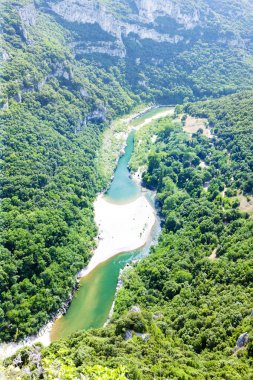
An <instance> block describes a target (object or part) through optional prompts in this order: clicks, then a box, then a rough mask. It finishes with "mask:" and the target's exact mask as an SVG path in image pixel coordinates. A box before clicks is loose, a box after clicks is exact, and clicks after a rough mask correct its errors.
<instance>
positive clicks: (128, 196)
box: [0, 107, 173, 359]
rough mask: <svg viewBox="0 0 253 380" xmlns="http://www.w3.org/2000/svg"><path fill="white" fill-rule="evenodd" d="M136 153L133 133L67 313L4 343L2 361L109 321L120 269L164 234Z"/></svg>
mask: <svg viewBox="0 0 253 380" xmlns="http://www.w3.org/2000/svg"><path fill="white" fill-rule="evenodd" d="M172 114H173V108H171V107H170V108H168V107H163V108H160V109H151V110H150V109H149V110H148V111H147V112H145V113H144V114H141V115H140V116H139V117H134V119H133V117H131V116H130V117H129V118H128V119H125V122H126V120H127V124H126V130H128V132H129V131H131V128H132V127H134V128H136V129H138V128H141V127H143V126H145V125H147V124H148V123H149V122H151V121H152V120H155V119H158V118H159V117H165V116H168V115H170V116H171V115H172ZM133 149H134V131H133V132H130V133H129V136H128V140H127V146H126V149H125V153H124V155H123V156H122V157H121V158H120V159H119V161H118V164H117V168H116V171H115V175H114V179H113V181H112V183H111V185H110V188H109V189H108V191H107V193H106V194H104V195H103V196H102V195H100V196H98V198H97V200H96V202H95V203H94V207H95V219H96V224H97V226H99V229H100V239H98V247H97V249H96V250H95V252H94V255H93V256H92V258H91V260H90V263H89V265H88V267H87V268H86V269H85V270H84V277H83V278H81V279H80V283H79V289H78V290H77V291H76V293H75V295H74V298H73V300H72V302H71V304H70V306H69V308H68V310H67V313H66V314H65V315H64V316H62V317H61V318H59V319H57V320H56V321H55V322H54V323H53V322H49V323H48V324H47V325H46V326H45V327H44V328H43V329H41V330H40V332H39V333H38V335H37V336H31V337H27V338H26V339H25V340H24V341H21V342H18V343H15V342H9V343H3V344H0V359H3V358H6V357H8V356H11V355H13V354H14V353H15V352H16V351H17V350H18V349H20V348H22V347H24V346H31V345H32V344H34V343H37V342H40V343H42V344H43V345H46V346H47V345H48V344H50V341H55V340H58V339H61V338H66V337H68V336H69V335H70V334H71V333H73V332H75V331H77V330H82V329H89V328H95V327H101V326H103V325H104V323H105V322H106V321H107V319H108V316H109V313H110V310H111V307H112V305H113V301H114V298H115V293H116V287H117V283H118V278H119V273H120V270H121V269H122V268H124V267H125V266H126V264H127V263H130V262H131V261H133V260H139V259H141V258H142V257H144V256H145V255H147V254H148V252H149V249H150V246H151V244H152V243H153V242H155V241H156V240H157V239H158V236H159V234H160V223H159V220H158V217H157V215H156V212H155V207H154V194H152V192H148V191H143V189H142V188H141V186H140V184H138V183H137V182H136V181H134V180H133V179H132V178H131V177H130V173H129V170H128V163H129V160H130V158H131V155H132V153H133ZM101 226H102V227H103V229H104V230H103V231H101ZM102 232H103V234H104V236H103V238H101V236H102ZM127 248H128V249H127ZM106 251H107V252H106ZM101 257H102V260H101Z"/></svg>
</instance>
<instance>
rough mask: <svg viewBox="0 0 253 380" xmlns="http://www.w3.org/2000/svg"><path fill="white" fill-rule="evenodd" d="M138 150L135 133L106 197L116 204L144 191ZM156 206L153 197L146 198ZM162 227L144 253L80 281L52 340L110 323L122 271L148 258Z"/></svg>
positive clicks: (113, 261) (125, 256)
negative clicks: (136, 176) (134, 167)
mask: <svg viewBox="0 0 253 380" xmlns="http://www.w3.org/2000/svg"><path fill="white" fill-rule="evenodd" d="M133 149H134V132H131V133H130V134H129V137H128V140H127V146H126V149H125V153H124V155H123V156H122V157H121V158H120V159H119V161H118V165H117V168H116V171H115V174H114V179H113V181H112V183H111V185H110V188H109V190H108V191H107V193H106V194H105V197H106V198H107V199H108V200H109V201H110V202H113V203H122V202H124V203H127V202H129V201H131V200H133V199H135V198H137V197H138V196H139V195H140V193H141V188H140V186H139V185H138V184H136V183H135V182H134V181H133V180H132V179H131V178H130V172H129V170H128V163H129V160H130V158H131V155H132V153H133ZM146 196H147V198H150V201H151V202H152V196H151V193H147V194H146ZM159 231H160V227H159V223H158V222H157V224H156V225H155V226H154V228H153V230H152V233H151V236H150V239H149V241H148V242H147V243H146V245H145V247H143V248H142V249H139V250H136V251H133V252H127V253H121V254H119V255H117V256H115V257H113V258H111V259H110V260H108V261H106V262H104V263H102V264H100V265H99V266H97V267H96V268H95V269H94V270H93V271H92V272H91V273H89V274H88V275H87V276H86V277H84V278H82V279H81V280H80V284H79V288H78V290H77V291H76V293H75V295H74V298H73V300H72V302H71V304H70V306H69V308H68V311H67V313H66V314H65V315H64V316H63V317H61V318H60V319H58V320H57V321H56V322H55V324H54V326H53V329H52V331H51V340H52V341H55V340H59V339H61V338H66V337H68V336H69V335H70V334H71V333H73V332H75V331H78V330H82V329H85V330H87V329H90V328H96V327H101V326H103V325H104V323H105V322H106V320H107V318H108V315H109V312H110V309H111V307H112V304H113V300H114V297H115V292H116V287H117V282H118V277H119V273H120V270H121V269H122V268H124V267H125V265H126V264H127V263H129V262H131V261H132V260H133V259H138V258H141V257H143V256H145V255H146V254H147V253H148V251H149V247H150V244H151V242H152V241H153V240H154V239H156V238H157V237H158V235H159Z"/></svg>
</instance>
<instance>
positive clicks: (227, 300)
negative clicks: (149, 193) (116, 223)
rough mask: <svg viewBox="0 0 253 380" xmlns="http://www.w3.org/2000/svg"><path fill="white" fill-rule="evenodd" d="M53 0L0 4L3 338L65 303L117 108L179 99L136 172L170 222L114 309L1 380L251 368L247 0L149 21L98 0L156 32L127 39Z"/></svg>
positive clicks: (80, 259) (221, 373)
mask: <svg viewBox="0 0 253 380" xmlns="http://www.w3.org/2000/svg"><path fill="white" fill-rule="evenodd" d="M68 1H70V3H71V0H66V3H68ZM58 3H59V4H60V3H62V0H59V1H42V0H38V1H35V2H33V1H31V2H30V1H28V0H17V1H15V2H14V1H9V0H7V1H4V2H1V4H0V13H1V33H0V41H1V56H0V85H1V93H0V108H1V109H0V126H1V134H0V136H1V137H0V141H1V149H0V152H1V173H0V174H1V175H0V177H1V184H0V189H1V210H0V212H1V214H0V221H1V246H0V342H8V341H19V340H20V339H22V338H24V337H26V336H27V335H31V334H35V333H37V332H38V330H39V329H40V328H41V327H42V326H44V325H45V323H46V322H48V321H49V320H50V318H52V317H53V316H55V315H56V313H57V312H59V310H60V309H61V308H62V307H63V304H64V303H68V302H69V301H70V299H71V296H72V294H73V290H74V289H75V287H76V274H77V273H78V271H79V270H80V269H82V268H83V267H84V266H85V265H86V264H87V262H88V260H89V257H90V255H91V252H92V249H93V248H94V245H95V242H94V237H95V236H96V234H97V231H96V225H95V223H94V215H93V201H94V199H95V197H96V194H97V193H98V192H99V191H101V190H102V189H103V188H105V187H106V186H107V185H108V183H107V178H104V176H103V174H102V172H101V171H100V170H99V167H98V166H97V163H98V161H99V160H97V156H98V154H99V152H100V151H101V150H100V149H101V145H102V140H103V136H104V132H105V130H106V129H108V128H109V125H110V123H111V121H112V120H114V119H115V118H117V117H119V116H121V115H125V114H127V113H129V112H130V111H131V110H133V108H134V107H136V106H140V105H143V104H150V103H152V102H153V103H160V104H168V103H172V104H181V105H179V106H177V107H176V115H175V118H174V120H172V119H169V118H166V119H163V120H160V121H158V122H154V123H153V124H152V126H151V127H149V128H148V129H147V130H145V131H143V132H141V133H140V134H137V135H136V136H137V137H136V138H137V140H138V139H139V140H142V143H141V145H140V146H139V148H138V149H137V147H138V144H136V149H135V153H134V156H133V157H132V161H131V165H132V170H136V169H137V168H138V167H140V166H141V167H142V168H144V169H145V172H144V173H143V178H142V180H143V184H144V185H145V186H146V187H147V188H149V189H151V190H155V191H156V193H157V206H158V209H159V212H160V216H161V220H162V228H163V229H162V234H161V238H160V241H159V244H158V245H157V246H156V247H154V248H152V251H151V253H150V255H149V257H147V258H145V259H144V260H143V261H141V262H139V263H138V264H135V265H133V267H131V268H129V269H128V270H127V271H125V273H124V277H123V283H124V286H123V288H122V289H121V290H120V291H119V293H118V295H117V298H116V303H115V309H114V314H113V318H112V320H111V322H110V323H109V325H108V326H107V327H105V328H101V329H97V330H91V331H88V332H78V333H76V334H74V335H72V336H71V337H70V338H69V339H68V340H66V341H60V342H56V343H53V344H51V345H50V346H49V347H48V348H43V347H41V346H40V345H36V346H34V347H32V348H25V349H22V350H21V351H20V352H19V353H18V354H16V355H15V356H14V357H12V358H10V359H7V360H6V361H5V363H4V365H5V368H6V372H5V373H6V378H7V379H15V378H17V379H20V378H22V379H25V380H26V379H31V378H32V379H39V378H42V379H43V378H44V379H56V378H60V379H64V380H65V379H80V378H81V374H83V375H85V376H86V378H87V379H103V378H104V379H115V380H116V379H123V380H124V379H147V380H149V379H150V380H151V379H154V378H161V379H167V378H170V379H175V380H176V379H194V378H197V379H205V380H206V379H218V380H219V379H220V380H221V379H229V380H230V379H232V380H237V379H238V380H239V379H245V380H250V379H251V378H252V377H253V370H252V368H253V359H252V358H253V340H252V339H253V334H252V327H253V316H252V313H253V290H252V281H253V269H252V265H253V256H252V255H253V249H252V248H253V238H252V236H253V234H252V232H253V221H252V208H250V207H248V205H249V204H250V202H252V199H253V198H252V196H253V194H252V193H253V175H252V171H253V159H252V157H253V156H252V154H253V134H252V127H253V106H252V104H253V92H252V91H251V90H250V89H251V88H252V84H253V60H252V41H253V40H252V15H253V9H252V5H251V3H250V2H249V1H247V0H245V1H238V0H230V1H228V0H222V1H216V0H212V1H209V0H198V1H188V2H186V1H185V0H180V1H178V2H176V1H171V4H172V5H173V6H175V7H176V8H175V9H176V12H175V14H176V15H178V18H175V19H174V18H173V17H172V16H169V15H168V14H167V15H165V16H164V17H160V16H159V17H160V18H159V17H157V18H155V19H154V20H153V21H152V22H151V21H150V22H149V23H148V24H145V22H144V21H143V19H142V21H140V19H138V18H137V16H138V7H137V5H136V4H137V3H138V4H139V3H140V2H136V1H134V0H127V1H125V2H123V1H121V0H120V1H117V2H114V1H111V0H100V1H99V2H98V3H99V4H95V3H96V1H95V0H94V1H93V2H91V3H92V4H93V3H94V4H95V5H94V6H97V8H96V7H95V8H94V9H96V10H100V11H101V9H102V10H103V8H101V7H102V6H104V7H105V9H106V12H108V13H106V15H107V16H108V14H110V15H112V16H113V17H114V18H113V20H114V21H115V28H116V27H117V25H116V23H117V22H118V20H120V22H123V27H122V31H124V28H125V29H127V27H129V25H130V26H131V25H135V24H137V32H138V31H139V30H141V28H144V29H145V30H144V32H145V33H147V34H146V35H148V36H150V34H149V32H150V30H152V33H153V35H154V36H156V33H158V37H155V39H152V38H151V37H143V38H141V35H139V34H138V33H137V32H131V33H128V34H124V33H123V32H122V34H121V35H120V41H118V42H117V41H116V40H117V38H118V37H117V36H115V35H114V34H112V35H111V34H110V33H109V32H108V31H105V30H102V27H101V26H100V24H99V20H97V21H96V20H94V19H92V22H91V23H87V24H85V23H83V24H82V22H77V21H69V20H68V19H67V16H66V18H64V17H63V16H62V15H60V14H58V13H57V12H56V10H55V8H53V6H54V5H57V4H58ZM82 3H85V5H86V6H87V4H88V3H90V2H87V1H86V2H85V0H82V1H80V2H75V4H74V5H75V6H79V5H80V4H81V5H82ZM86 3H87V4H86ZM158 3H159V2H158ZM71 4H72V3H71ZM101 4H102V5H101ZM159 4H160V3H159ZM159 4H158V5H159ZM63 5H64V4H63ZM72 5H73V4H72ZM53 9H54V10H53ZM159 12H160V11H159V9H158V13H159ZM77 14H78V12H77ZM172 14H173V12H172ZM189 17H190V18H191V17H193V18H194V17H195V18H196V19H198V21H196V25H194V26H191V25H188V24H187V22H186V24H184V22H185V21H184V20H188V19H189ZM93 21H94V22H93ZM138 22H139V24H138ZM147 22H148V21H147ZM188 23H189V22H188ZM126 25H127V27H126ZM147 31H148V32H147ZM165 32H166V33H169V35H170V37H171V38H172V40H173V38H176V39H177V38H178V42H176V43H175V41H174V40H173V42H171V41H170V42H168V41H167V42H166V39H165V40H163V38H164V34H165ZM159 33H160V34H159ZM113 43H115V44H116V45H117V43H120V44H121V45H120V49H122V50H121V51H120V55H119V56H117V54H114V53H115V52H113V54H110V49H109V48H110V47H111V45H112V44H113ZM82 44H83V45H85V44H86V45H85V46H82ZM106 44H107V45H106ZM87 46H88V48H90V47H92V48H94V49H90V51H89V52H88V53H87V51H88V50H87ZM108 46H109V48H108ZM117 47H118V45H117ZM85 49H86V50H85ZM96 49H97V50H96ZM101 50H105V53H101ZM233 93H235V94H233ZM231 94H233V95H231ZM224 95H226V96H224ZM221 96H222V97H221ZM209 98H212V99H209ZM199 100H201V101H199ZM193 101H198V102H195V103H193ZM182 104H183V105H182ZM187 115H191V116H192V117H197V118H206V119H207V120H208V127H209V128H210V130H211V133H212V135H211V137H210V138H208V137H207V136H206V135H205V133H204V130H203V129H200V130H199V131H197V132H195V133H193V134H192V135H190V134H189V133H186V132H185V131H184V129H185V128H184V127H185V124H186V123H187ZM154 136H155V139H152V137H154ZM113 161H114V160H113ZM108 162H109V165H113V163H111V161H110V160H109V161H108ZM242 334H244V335H242ZM239 336H241V339H239V341H238V337H239ZM0 370H1V371H2V369H0ZM1 375H2V373H1V372H0V377H1Z"/></svg>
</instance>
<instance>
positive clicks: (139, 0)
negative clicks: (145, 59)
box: [47, 0, 253, 58]
mask: <svg viewBox="0 0 253 380" xmlns="http://www.w3.org/2000/svg"><path fill="white" fill-rule="evenodd" d="M47 6H48V7H49V8H50V11H51V12H53V13H54V14H55V15H57V17H59V18H60V19H61V20H62V21H63V22H68V23H70V24H71V23H72V24H75V25H78V26H79V28H80V27H81V26H82V25H86V27H87V26H90V27H92V26H94V25H96V26H97V27H99V28H100V31H101V33H97V38H96V39H95V40H94V38H93V39H92V41H90V40H89V33H87V36H86V38H83V37H82V38H80V39H79V40H78V41H76V44H75V45H74V46H75V48H76V53H77V54H79V55H80V54H93V53H100V54H101V53H102V54H108V55H110V56H116V57H121V58H122V57H125V56H126V55H127V52H126V43H125V40H126V39H129V38H130V39H135V40H138V41H140V43H141V41H143V40H152V41H154V42H156V43H167V44H172V45H175V44H179V43H185V44H189V43H191V42H192V41H193V40H194V41H196V39H205V33H206V30H208V33H209V36H208V38H209V39H210V36H211V35H212V34H213V36H214V37H213V38H215V39H216V40H217V39H218V38H219V41H221V42H222V43H223V44H224V43H225V44H231V45H232V46H234V45H237V44H239V45H240V46H242V44H243V42H242V37H241V36H240V33H238V32H237V31H235V30H234V29H235V28H232V27H231V28H230V29H231V30H230V33H228V34H226V35H225V36H224V35H223V34H222V33H221V32H220V29H221V28H220V26H221V25H222V27H223V26H224V25H227V26H228V29H229V25H230V24H229V23H231V21H232V23H233V12H234V15H235V17H239V14H240V18H245V17H248V16H249V15H250V14H251V15H253V6H252V5H250V4H248V5H247V7H248V8H247V7H246V8H245V6H244V8H243V9H244V13H243V12H242V10H240V7H239V8H238V7H234V8H233V7H232V8H231V12H232V13H231V12H230V13H229V14H227V13H226V12H223V11H222V12H221V11H219V9H220V8H219V6H218V4H216V3H215V2H214V3H212V2H210V1H209V0H197V1H195V2H194V3H192V2H191V1H189V2H186V1H184V0H177V1H176V0H155V1H154V0H124V1H123V0H119V1H117V2H115V1H112V0H106V1H104V0H79V1H76V0H59V1H52V0H50V1H49V2H47ZM226 9H227V8H226ZM245 9H246V10H247V12H246V11H245ZM239 11H240V12H239ZM219 12H220V13H219ZM238 12H239V13H238ZM209 29H210V30H211V33H210V32H209ZM203 36H204V37H203ZM211 38H212V37H211ZM108 40H109V41H108Z"/></svg>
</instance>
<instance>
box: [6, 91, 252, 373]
mask: <svg viewBox="0 0 253 380" xmlns="http://www.w3.org/2000/svg"><path fill="white" fill-rule="evenodd" d="M252 96H253V94H252V92H248V93H245V94H244V95H243V94H240V95H234V96H230V97H227V98H223V99H220V100H216V101H209V102H204V103H197V104H195V105H187V106H185V108H184V111H185V112H189V113H192V114H195V115H198V116H205V117H209V118H210V119H209V121H210V126H211V130H212V132H215V135H214V136H213V137H212V138H208V137H206V136H205V135H204V134H203V130H201V129H200V130H199V131H198V132H197V133H194V134H192V136H191V135H189V134H188V133H186V132H183V127H182V125H180V124H178V122H175V121H172V120H170V119H164V120H161V121H159V122H156V124H154V127H153V129H155V130H156V135H157V139H156V142H155V144H154V148H153V150H152V152H151V153H150V155H149V159H148V167H147V171H146V173H145V174H144V176H143V181H144V183H145V185H146V186H147V187H150V188H152V189H156V190H157V199H158V201H159V205H160V209H161V215H162V216H163V219H164V223H163V232H162V236H161V239H160V242H159V245H158V246H157V247H156V248H154V249H153V251H152V252H151V254H150V256H149V257H148V258H146V259H144V260H142V261H141V262H140V263H138V264H137V265H135V266H134V267H133V268H130V269H129V270H127V271H126V272H125V274H124V277H123V280H124V286H123V288H122V289H121V290H120V291H119V293H118V296H117V299H116V305H115V311H114V315H113V319H112V321H111V323H110V324H109V326H107V327H106V328H103V329H99V330H93V331H90V332H80V333H76V334H74V335H72V337H70V339H69V340H68V341H61V342H57V343H53V344H52V345H51V346H50V347H49V348H47V349H43V350H41V355H42V357H40V358H39V359H38V360H37V362H36V365H35V366H34V365H33V366H32V367H31V366H30V370H31V371H33V373H38V371H41V370H42V369H41V367H42V368H43V370H44V371H45V374H44V376H49V375H48V374H50V373H51V376H53V375H52V374H53V373H56V372H54V371H56V363H57V366H58V367H57V368H58V369H57V370H58V371H60V372H59V373H60V374H61V376H63V377H62V378H74V376H78V374H80V373H85V374H86V373H89V370H90V368H93V369H92V371H93V373H94V376H95V374H97V378H99V373H100V374H102V373H104V375H105V373H106V370H105V369H103V367H104V366H107V367H109V368H118V370H119V371H120V372H122V374H125V376H126V378H129V379H153V378H154V376H155V377H158V378H159V377H160V378H162V379H165V378H171V379H195V378H198V379H245V380H246V379H251V378H252V376H253V372H252V364H253V363H252V323H253V319H252V304H253V294H252V280H253V278H252V264H253V257H252V245H253V238H252V236H253V235H252V231H253V222H252V214H251V213H248V212H241V211H240V208H239V202H238V199H237V197H236V194H237V191H238V190H239V188H240V186H241V187H242V188H243V191H244V194H245V196H247V191H248V190H249V189H248V187H246V189H245V183H246V182H245V183H242V182H241V181H240V180H239V182H238V179H236V178H234V179H233V175H234V168H235V167H236V165H240V157H239V156H236V155H233V149H234V147H235V146H236V147H237V151H241V152H242V151H243V152H244V154H245V157H250V156H251V154H252V143H251V141H250V139H251V137H249V138H248V139H247V140H245V139H237V135H238V130H239V128H240V126H241V125H244V128H245V130H246V131H247V132H248V135H249V136H251V134H250V128H251V123H252V112H251V105H250V104H251V102H250V99H251V98H252ZM245 105H247V107H245ZM232 110H235V113H233V111H232ZM178 112H181V109H180V108H178ZM184 119H185V117H183V120H184ZM228 127H229V139H228V140H226V139H223V138H221V135H220V133H225V129H226V128H228ZM152 133H153V132H152ZM146 138H147V139H149V138H150V137H148V136H147V137H146ZM230 139H235V140H236V145H235V144H233V145H230ZM203 162H204V163H205V165H203ZM246 163H247V162H246ZM239 177H240V178H245V180H246V181H248V166H247V165H245V166H242V165H241V166H240V176H239ZM207 182H208V187H207V186H206V183H207ZM248 196H250V195H249V193H248ZM239 336H241V339H239V340H238V338H239ZM37 350H39V348H37ZM59 353H60V354H59ZM27 355H28V356H29V355H30V357H32V355H33V354H32V352H30V353H29V350H23V353H21V356H20V357H19V358H20V360H21V361H20V363H21V362H22V364H20V366H21V368H22V367H23V366H24V367H25V366H26V365H27V359H26V358H27ZM10 362H11V361H10V360H9V361H7V364H8V363H10ZM98 364H99V365H101V366H102V367H96V368H95V367H94V366H95V365H98ZM36 371H37V372H36ZM64 371H65V372H64ZM99 371H100V372H99ZM108 371H109V370H108ZM63 373H65V375H63ZM64 376H65V377H64ZM67 376H69V377H67ZM71 376H72V377H71ZM45 378H47V377H45ZM52 378H53V377H52ZM108 378H110V375H108ZM116 378H120V377H119V375H118V377H116ZM123 378H124V377H123Z"/></svg>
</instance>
